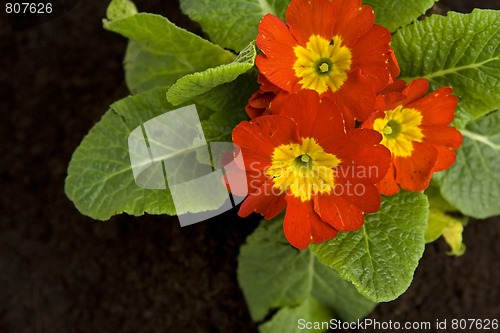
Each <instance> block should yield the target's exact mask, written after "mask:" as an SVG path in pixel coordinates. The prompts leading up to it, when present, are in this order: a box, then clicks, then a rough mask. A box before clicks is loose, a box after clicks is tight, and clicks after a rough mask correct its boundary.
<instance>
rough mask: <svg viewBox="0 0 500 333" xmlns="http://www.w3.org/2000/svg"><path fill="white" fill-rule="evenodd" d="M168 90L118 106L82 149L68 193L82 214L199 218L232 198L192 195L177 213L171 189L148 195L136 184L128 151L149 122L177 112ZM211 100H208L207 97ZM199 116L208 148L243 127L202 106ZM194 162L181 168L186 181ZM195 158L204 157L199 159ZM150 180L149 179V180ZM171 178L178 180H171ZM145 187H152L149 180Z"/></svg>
mask: <svg viewBox="0 0 500 333" xmlns="http://www.w3.org/2000/svg"><path fill="white" fill-rule="evenodd" d="M225 88H226V93H229V94H231V92H232V89H237V90H241V87H239V86H238V85H236V84H233V85H232V86H226V87H225ZM166 90H167V88H156V89H152V90H149V91H147V92H144V93H141V94H138V95H135V96H131V97H127V98H125V99H123V100H120V101H118V102H116V103H114V104H113V105H112V106H111V108H110V110H109V111H108V112H106V114H105V115H104V116H103V118H102V119H101V121H100V122H99V123H98V124H96V125H95V126H94V128H93V129H92V130H91V131H90V132H89V134H88V135H87V136H86V137H85V138H84V140H83V141H82V143H81V145H80V146H79V147H78V148H77V150H76V151H75V153H74V154H73V157H72V159H71V162H70V165H69V168H68V177H67V178H66V186H65V191H66V194H67V195H68V197H69V198H70V199H71V200H72V201H73V202H74V203H75V206H76V207H77V208H78V209H79V210H80V212H81V213H82V214H85V215H88V216H90V217H92V218H95V219H99V220H106V219H109V218H110V217H111V216H112V215H115V214H119V213H123V212H125V213H128V214H130V215H142V214H144V213H145V212H147V213H150V214H169V215H174V214H176V213H177V214H182V213H186V212H193V213H196V212H199V211H204V210H207V205H210V207H211V208H216V207H218V206H217V205H219V204H221V202H219V199H220V198H222V197H223V196H224V195H225V197H224V198H226V197H227V192H226V193H223V192H221V193H219V192H217V193H215V192H212V193H211V195H210V196H206V195H205V196H204V195H203V193H201V192H200V193H198V192H197V193H191V192H190V193H189V195H190V196H191V199H190V200H189V202H188V204H189V206H188V207H186V206H184V208H182V207H179V206H177V207H174V203H173V200H172V197H171V194H170V192H169V190H168V189H164V190H155V189H144V188H142V187H140V186H138V185H137V184H136V181H135V179H134V175H133V172H132V166H131V159H130V155H129V150H128V138H129V135H130V134H131V133H132V131H134V130H135V129H136V128H137V127H138V126H141V125H142V124H143V123H145V122H146V121H149V120H151V119H153V118H155V117H157V116H160V115H162V114H164V113H165V112H168V111H170V110H173V109H177V108H178V107H174V106H173V105H171V104H170V103H168V102H167V100H166V99H165V92H166ZM206 99H207V100H209V98H208V96H206ZM240 102H241V100H240ZM210 106H212V105H210ZM198 111H199V112H198V113H199V116H200V119H201V121H202V124H203V125H202V127H203V130H204V133H205V139H206V141H207V142H211V141H222V140H221V138H227V135H228V133H230V129H232V128H233V127H234V126H235V125H236V124H237V123H238V121H239V120H238V119H236V118H234V117H225V118H224V117H223V118H218V117H214V114H216V113H218V111H219V110H213V109H210V108H208V107H206V106H202V105H199V106H198ZM240 114H243V115H244V112H243V111H242V110H241V111H240ZM161 125H162V126H163V125H164V124H161ZM174 131H175V129H172V132H174ZM221 132H222V133H224V134H226V137H222V136H221V134H220V133H221ZM227 132H228V133H227ZM181 135H182V133H181ZM162 142H164V145H165V146H166V145H168V144H169V143H170V142H171V140H170V139H168V138H166V139H165V140H164V141H162ZM150 143H151V142H150ZM193 156H194V155H192V156H188V155H186V158H185V159H183V160H179V165H184V164H187V165H186V167H181V169H183V170H184V171H183V176H184V177H188V178H189V175H185V171H186V170H187V171H190V170H192V171H193V172H194V171H196V170H194V169H193V165H192V164H190V161H191V160H193V158H194V157H193ZM196 156H197V157H199V154H198V155H196ZM188 158H191V160H189V159H188ZM198 162H202V161H198ZM158 165H159V167H160V166H161V164H158ZM163 167H164V168H165V166H163ZM153 171H158V172H162V171H161V170H153ZM151 174H152V173H148V174H146V173H145V175H151ZM167 176H171V177H172V176H176V175H172V174H167ZM177 179H179V178H177ZM145 181H146V182H148V184H150V183H151V182H150V181H149V180H148V179H146V180H145ZM179 181H180V180H179ZM205 194H206V193H205ZM216 194H220V195H216ZM212 199H213V200H212ZM214 205H215V206H214ZM175 208H177V211H176V209H175Z"/></svg>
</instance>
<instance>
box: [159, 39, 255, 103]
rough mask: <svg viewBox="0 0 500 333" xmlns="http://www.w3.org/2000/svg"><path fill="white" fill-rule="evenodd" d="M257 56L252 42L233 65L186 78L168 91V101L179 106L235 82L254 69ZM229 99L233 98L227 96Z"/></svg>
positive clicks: (210, 69)
mask: <svg viewBox="0 0 500 333" xmlns="http://www.w3.org/2000/svg"><path fill="white" fill-rule="evenodd" d="M256 55H257V54H256V51H255V46H254V44H253V42H252V43H250V44H249V45H248V46H247V47H246V48H245V49H243V50H242V51H241V52H240V54H239V55H238V56H237V57H236V59H235V60H234V61H233V62H232V63H230V64H225V65H220V66H217V67H215V68H209V69H207V70H205V71H203V72H198V73H194V74H190V75H186V76H184V77H183V78H181V79H179V80H178V81H177V82H176V83H175V84H174V85H173V86H172V87H171V88H170V89H169V90H168V92H167V99H168V101H169V102H170V103H172V104H173V105H179V104H182V103H185V102H187V101H189V100H192V99H193V97H195V96H197V95H201V94H203V93H205V92H207V91H209V90H211V89H212V88H215V87H217V86H220V85H221V84H224V83H228V82H231V81H234V80H235V79H236V78H237V77H238V76H239V75H241V74H243V73H245V72H247V71H248V70H250V69H251V68H252V67H253V65H254V61H255V57H256ZM227 98H232V97H231V96H227Z"/></svg>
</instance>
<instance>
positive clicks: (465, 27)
mask: <svg viewBox="0 0 500 333" xmlns="http://www.w3.org/2000/svg"><path fill="white" fill-rule="evenodd" d="M392 47H393V48H394V50H395V54H396V56H397V57H398V61H399V64H400V66H401V78H402V79H404V80H406V81H410V80H413V79H416V78H418V77H425V78H427V79H429V81H430V82H431V87H432V88H433V89H436V88H438V87H441V86H447V85H451V86H452V87H453V89H454V91H455V94H456V95H457V96H458V97H459V98H460V104H461V107H460V108H458V110H457V114H456V116H457V117H458V118H459V119H458V120H457V122H458V123H459V124H460V123H465V122H466V121H467V120H469V119H473V118H477V117H479V116H481V115H483V114H485V113H487V112H489V111H491V110H493V109H495V108H496V107H498V105H500V93H499V91H500V11H494V10H479V9H475V10H474V11H473V12H472V13H471V14H465V15H464V14H459V13H453V12H449V13H448V16H446V17H444V16H438V15H433V16H431V17H429V18H427V19H425V20H423V21H420V22H416V23H415V24H412V25H410V26H407V27H405V28H402V29H400V30H399V31H398V32H397V33H396V34H395V35H394V38H393V42H392Z"/></svg>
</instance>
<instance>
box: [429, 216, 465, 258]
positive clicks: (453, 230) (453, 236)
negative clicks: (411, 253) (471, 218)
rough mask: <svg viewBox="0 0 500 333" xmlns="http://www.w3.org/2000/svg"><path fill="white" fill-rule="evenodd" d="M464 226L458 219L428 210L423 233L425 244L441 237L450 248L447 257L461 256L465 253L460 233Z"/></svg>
mask: <svg viewBox="0 0 500 333" xmlns="http://www.w3.org/2000/svg"><path fill="white" fill-rule="evenodd" d="M463 230H464V225H463V222H462V221H461V220H459V219H458V218H455V217H452V216H450V215H448V214H446V213H445V212H444V211H442V210H440V209H436V208H430V209H429V223H428V225H427V230H426V231H425V242H426V243H431V242H434V241H435V240H436V239H438V238H439V237H441V236H443V237H444V239H445V241H446V243H447V244H448V245H449V246H450V247H451V251H450V252H448V254H449V255H455V256H461V255H462V254H464V253H465V245H464V244H463V243H462V232H463Z"/></svg>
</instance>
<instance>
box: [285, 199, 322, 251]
mask: <svg viewBox="0 0 500 333" xmlns="http://www.w3.org/2000/svg"><path fill="white" fill-rule="evenodd" d="M285 200H286V202H287V208H286V214H285V220H284V222H283V230H284V232H285V237H286V239H287V240H288V242H289V243H290V244H292V245H293V246H295V247H296V248H298V249H301V250H303V249H305V248H307V247H308V246H309V243H310V242H311V238H312V229H311V224H312V220H313V219H319V216H318V215H317V214H316V213H315V212H314V210H313V207H312V206H313V205H312V202H311V201H306V202H302V201H301V200H300V198H296V197H294V196H292V195H287V196H286V197H285Z"/></svg>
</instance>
